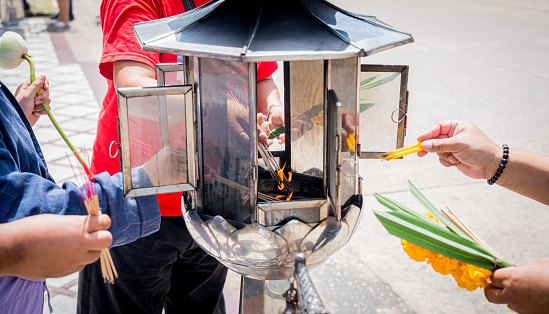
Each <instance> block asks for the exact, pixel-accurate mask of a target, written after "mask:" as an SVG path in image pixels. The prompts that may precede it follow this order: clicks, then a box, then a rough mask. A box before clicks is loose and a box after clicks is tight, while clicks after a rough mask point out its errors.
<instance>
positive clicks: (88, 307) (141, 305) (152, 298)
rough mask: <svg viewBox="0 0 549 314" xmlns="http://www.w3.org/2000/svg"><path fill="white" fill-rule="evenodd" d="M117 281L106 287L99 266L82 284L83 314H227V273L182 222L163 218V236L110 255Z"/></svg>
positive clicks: (91, 269)
mask: <svg viewBox="0 0 549 314" xmlns="http://www.w3.org/2000/svg"><path fill="white" fill-rule="evenodd" d="M110 252H111V255H112V258H113V261H114V264H115V266H116V270H117V271H118V279H115V283H114V285H111V284H107V283H104V282H103V277H102V276H101V266H100V264H99V261H97V262H95V263H93V264H90V265H88V266H86V267H85V268H84V269H83V270H82V271H81V272H80V276H79V278H78V305H77V309H78V313H82V314H84V313H124V314H126V313H131V314H137V313H147V314H156V313H158V314H160V313H162V309H165V311H166V314H170V313H225V301H224V299H223V285H224V283H225V277H226V275H227V268H226V267H225V266H223V265H222V264H220V263H219V262H218V261H217V260H216V259H215V258H213V257H211V256H210V255H208V254H207V253H206V252H204V251H203V250H202V249H201V248H200V247H198V245H196V244H195V242H194V241H193V239H192V238H191V236H190V234H189V232H188V231H187V228H186V226H185V222H184V221H183V218H182V217H162V223H161V225H160V230H159V231H157V232H156V233H154V234H152V235H150V236H148V237H146V238H141V239H138V240H137V241H135V242H132V243H129V244H126V245H123V246H119V247H114V248H111V249H110Z"/></svg>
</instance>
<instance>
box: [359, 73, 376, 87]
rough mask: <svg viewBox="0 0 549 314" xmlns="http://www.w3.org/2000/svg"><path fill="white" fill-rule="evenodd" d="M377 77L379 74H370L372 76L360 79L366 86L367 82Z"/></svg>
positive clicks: (361, 84) (361, 83) (362, 84)
mask: <svg viewBox="0 0 549 314" xmlns="http://www.w3.org/2000/svg"><path fill="white" fill-rule="evenodd" d="M376 77H377V74H375V75H372V76H370V77H368V78H365V79H363V80H362V81H360V86H361V87H362V86H364V85H367V84H368V83H370V82H371V81H373V80H375V79H376Z"/></svg>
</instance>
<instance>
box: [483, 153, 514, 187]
mask: <svg viewBox="0 0 549 314" xmlns="http://www.w3.org/2000/svg"><path fill="white" fill-rule="evenodd" d="M501 147H503V158H502V159H501V163H500V164H499V168H498V171H496V174H494V176H493V177H492V179H490V180H487V181H488V184H490V185H493V184H494V183H496V181H497V180H498V179H499V176H501V173H502V172H503V169H505V164H507V159H509V146H507V144H503V145H501Z"/></svg>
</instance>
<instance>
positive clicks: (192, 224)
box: [183, 210, 227, 258]
mask: <svg viewBox="0 0 549 314" xmlns="http://www.w3.org/2000/svg"><path fill="white" fill-rule="evenodd" d="M183 217H184V218H185V223H186V225H187V229H188V230H189V233H190V234H191V236H192V237H193V239H194V240H195V241H196V243H197V244H198V245H200V247H201V248H202V249H204V250H205V251H206V252H208V254H210V255H212V256H213V257H216V258H219V257H220V256H221V254H220V252H219V251H220V250H219V245H218V244H217V243H219V241H218V239H217V237H216V236H215V235H214V233H213V232H211V231H210V228H208V225H207V224H206V223H204V221H203V220H202V218H200V216H198V213H197V212H196V211H194V210H190V211H183ZM220 240H225V242H227V241H226V239H225V238H221V239H220Z"/></svg>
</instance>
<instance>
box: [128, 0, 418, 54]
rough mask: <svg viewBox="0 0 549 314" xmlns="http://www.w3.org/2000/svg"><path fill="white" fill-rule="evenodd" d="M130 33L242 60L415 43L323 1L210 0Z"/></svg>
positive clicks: (156, 44)
mask: <svg viewBox="0 0 549 314" xmlns="http://www.w3.org/2000/svg"><path fill="white" fill-rule="evenodd" d="M227 25H230V26H231V27H229V28H227ZM220 30H223V31H220ZM134 33H135V34H136V36H137V38H138V41H139V43H140V44H141V46H142V47H143V49H144V50H148V51H157V52H164V53H171V54H181V55H188V56H198V57H214V58H221V59H226V60H234V61H243V62H259V61H272V60H279V61H291V60H313V59H319V60H321V59H339V58H351V57H364V56H367V55H371V54H374V53H377V52H380V51H383V50H386V49H390V48H394V47H397V46H400V45H403V44H407V43H410V42H412V41H413V39H412V36H411V35H410V34H407V33H404V32H401V31H398V30H396V29H394V28H393V27H391V26H389V25H387V24H385V23H383V22H381V21H379V20H377V19H376V18H375V17H373V16H365V15H360V14H355V13H351V12H347V11H345V10H342V9H340V8H338V7H336V6H334V5H332V4H330V3H329V2H326V1H323V0H280V1H262V0H257V1H247V0H218V1H212V2H210V3H208V4H206V5H203V6H201V7H199V8H197V9H195V10H192V11H189V12H187V13H183V14H180V15H176V16H173V17H168V18H164V19H159V20H154V21H149V22H142V23H137V24H135V25H134Z"/></svg>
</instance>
